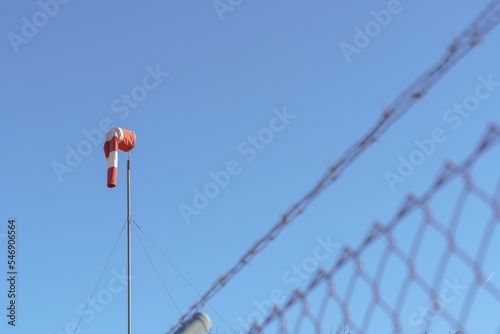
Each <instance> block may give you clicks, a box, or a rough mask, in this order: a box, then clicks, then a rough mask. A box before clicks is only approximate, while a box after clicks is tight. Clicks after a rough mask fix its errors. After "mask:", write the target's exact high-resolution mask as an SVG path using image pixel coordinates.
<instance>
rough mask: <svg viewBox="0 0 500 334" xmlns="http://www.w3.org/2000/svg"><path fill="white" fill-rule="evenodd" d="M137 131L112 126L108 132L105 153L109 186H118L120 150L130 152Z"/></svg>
mask: <svg viewBox="0 0 500 334" xmlns="http://www.w3.org/2000/svg"><path fill="white" fill-rule="evenodd" d="M135 141H136V138H135V133H134V132H133V131H130V130H125V129H122V128H118V127H113V128H111V129H110V130H109V131H108V133H107V134H106V142H104V154H105V155H106V160H107V162H108V188H114V187H116V179H117V174H118V150H122V151H124V152H128V151H130V150H131V149H133V148H134V146H135Z"/></svg>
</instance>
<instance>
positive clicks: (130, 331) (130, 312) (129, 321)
mask: <svg viewBox="0 0 500 334" xmlns="http://www.w3.org/2000/svg"><path fill="white" fill-rule="evenodd" d="M131 223H132V219H131V215H130V151H129V152H128V160H127V249H128V256H127V264H128V275H127V276H128V277H127V279H128V334H131V333H132V250H131V235H130V227H131V226H130V224H131Z"/></svg>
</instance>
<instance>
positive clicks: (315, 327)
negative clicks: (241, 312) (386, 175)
mask: <svg viewBox="0 0 500 334" xmlns="http://www.w3.org/2000/svg"><path fill="white" fill-rule="evenodd" d="M499 139H500V128H499V127H498V125H493V126H491V127H490V128H489V130H488V131H487V133H486V135H485V136H484V139H483V140H482V141H481V142H480V144H479V145H478V147H477V149H476V150H475V151H474V152H473V153H472V155H470V156H469V158H468V159H467V160H466V161H465V162H464V163H462V164H453V163H448V164H447V166H446V167H445V168H444V169H443V171H442V172H441V173H440V175H439V176H438V178H437V180H436V181H435V182H434V183H433V184H432V186H431V187H430V189H429V190H428V191H427V192H426V193H425V194H423V195H422V196H418V197H417V196H415V195H411V196H409V197H408V198H407V200H406V201H405V202H404V204H403V205H402V206H401V208H400V209H399V210H398V211H397V213H396V214H395V215H394V217H393V218H392V220H390V221H389V222H388V223H385V224H382V223H375V224H374V225H373V227H372V228H371V230H370V231H369V233H368V234H367V236H366V238H364V240H363V241H362V243H361V244H360V246H359V247H357V248H355V249H353V248H349V247H345V248H344V249H343V251H342V253H341V254H340V256H339V257H338V259H337V260H336V261H335V263H334V265H333V267H331V268H329V269H320V270H318V271H317V272H316V274H315V275H314V276H313V278H312V280H311V281H310V282H309V283H308V284H307V285H306V286H305V287H304V288H302V289H300V290H295V291H294V292H293V293H292V294H291V295H290V296H289V298H288V299H287V300H286V302H285V303H283V305H282V306H280V307H277V306H275V307H274V308H273V309H272V310H270V312H269V314H268V315H266V316H265V317H263V319H264V320H262V321H261V322H260V323H254V324H253V325H252V327H251V328H250V330H249V331H248V333H304V334H306V333H307V334H308V333H334V334H337V333H431V332H432V333H470V334H486V333H500V290H499V286H498V284H495V281H498V280H495V278H496V277H495V269H496V268H497V267H498V266H499V264H500V231H499V228H498V227H499V226H498V225H499V223H500V145H498V143H499Z"/></svg>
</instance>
